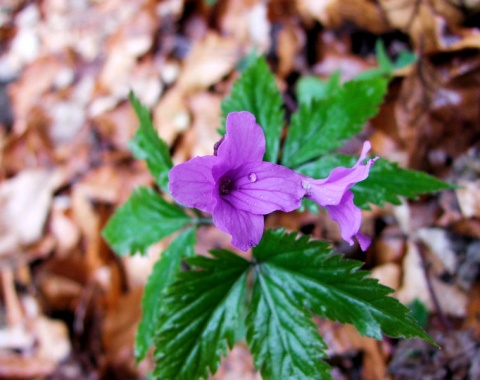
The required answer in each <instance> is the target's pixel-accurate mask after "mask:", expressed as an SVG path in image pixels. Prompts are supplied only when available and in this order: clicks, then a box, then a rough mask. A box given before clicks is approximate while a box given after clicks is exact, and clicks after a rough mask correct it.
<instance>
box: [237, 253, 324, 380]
mask: <svg viewBox="0 0 480 380" xmlns="http://www.w3.org/2000/svg"><path fill="white" fill-rule="evenodd" d="M255 251H256V248H255ZM259 256H261V254H260V255H259ZM255 276H256V278H255V285H254V288H253V297H252V300H251V305H250V314H249V315H248V318H247V342H248V344H249V346H250V350H251V352H252V354H253V357H254V362H255V367H256V368H257V369H259V370H260V371H261V374H262V377H263V378H264V379H291V380H295V379H298V380H308V379H312V380H314V379H315V380H318V379H331V376H330V372H329V366H328V365H327V364H326V363H325V362H323V361H321V360H319V359H320V358H322V357H325V351H324V350H325V349H326V346H325V343H324V342H323V340H322V338H321V336H320V335H319V333H318V331H317V326H316V325H315V324H314V323H313V322H312V319H311V314H310V313H309V312H308V311H307V310H306V309H305V308H304V307H303V305H302V303H301V302H297V300H295V299H294V298H291V293H292V292H291V291H288V290H287V291H286V290H285V289H284V288H290V287H291V286H292V285H293V286H295V284H294V283H292V282H291V281H290V280H291V279H292V278H293V277H292V278H290V277H288V276H282V279H283V280H286V282H283V283H280V282H279V281H278V278H277V268H276V267H275V266H271V265H270V263H269V262H268V261H265V262H261V263H259V264H257V265H256V271H255Z"/></svg>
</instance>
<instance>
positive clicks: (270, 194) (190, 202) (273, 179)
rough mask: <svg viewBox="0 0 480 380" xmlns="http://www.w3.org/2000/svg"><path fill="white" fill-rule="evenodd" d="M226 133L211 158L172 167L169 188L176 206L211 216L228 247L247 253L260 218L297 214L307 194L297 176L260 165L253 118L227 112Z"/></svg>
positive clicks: (260, 136) (261, 145) (259, 134)
mask: <svg viewBox="0 0 480 380" xmlns="http://www.w3.org/2000/svg"><path fill="white" fill-rule="evenodd" d="M226 131H227V132H226V134H225V136H224V138H223V139H222V140H220V141H219V143H217V144H216V146H215V155H213V156H203V157H195V158H192V159H191V160H189V161H187V162H184V163H182V164H180V165H177V166H175V167H174V168H172V170H171V171H170V173H169V189H170V192H171V194H172V196H173V197H174V198H175V200H176V201H177V202H179V203H181V204H183V205H185V206H187V207H194V208H197V209H199V210H201V211H204V212H208V213H211V214H212V215H213V222H214V223H215V225H216V226H217V227H218V228H219V229H220V230H222V231H224V232H227V233H229V234H230V235H232V245H233V246H235V247H237V248H239V249H241V250H243V251H246V250H248V249H249V248H250V247H253V246H255V245H257V244H258V243H259V242H260V239H261V237H262V234H263V228H264V220H263V215H266V214H269V213H271V212H273V211H277V210H281V211H286V212H288V211H293V210H295V209H297V208H298V207H300V204H301V199H302V198H303V196H304V194H305V189H304V188H303V187H302V177H301V176H300V175H299V174H297V173H295V172H294V171H292V170H290V169H288V168H286V167H284V166H281V165H275V164H272V163H270V162H263V161H262V159H263V155H264V153H265V135H264V133H263V130H262V128H261V127H260V126H259V125H258V124H257V123H256V121H255V117H254V116H253V115H252V114H251V113H249V112H246V111H242V112H232V113H230V114H229V115H228V116H227V121H226Z"/></svg>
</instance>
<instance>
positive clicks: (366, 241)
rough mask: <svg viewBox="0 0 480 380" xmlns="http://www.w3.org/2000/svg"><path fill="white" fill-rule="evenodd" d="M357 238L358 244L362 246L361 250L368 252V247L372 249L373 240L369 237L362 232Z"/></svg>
mask: <svg viewBox="0 0 480 380" xmlns="http://www.w3.org/2000/svg"><path fill="white" fill-rule="evenodd" d="M355 238H356V239H357V241H358V244H359V245H360V248H361V249H362V251H366V250H367V249H368V247H370V243H371V242H372V239H370V238H369V237H368V236H365V235H364V234H362V233H361V232H359V233H357V234H356V235H355Z"/></svg>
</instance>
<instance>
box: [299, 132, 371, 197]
mask: <svg viewBox="0 0 480 380" xmlns="http://www.w3.org/2000/svg"><path fill="white" fill-rule="evenodd" d="M370 148H371V144H370V142H369V141H365V143H364V144H363V149H362V154H361V155H360V158H359V159H358V161H357V163H356V164H355V165H354V166H353V167H352V168H344V167H338V168H335V169H333V170H332V172H331V173H330V175H329V176H328V177H327V178H325V179H317V180H313V179H306V180H305V181H307V183H308V184H309V185H308V186H309V187H310V188H309V189H308V191H307V196H308V197H309V198H310V199H311V200H313V201H314V202H317V203H318V204H320V205H321V206H327V205H336V204H339V203H340V201H341V200H342V198H343V195H344V194H345V192H346V191H348V190H349V189H350V188H351V187H352V186H353V185H355V184H356V183H357V182H361V181H363V180H364V179H366V178H367V177H368V173H369V171H370V167H371V166H372V165H373V163H374V162H375V161H376V160H377V158H373V159H370V160H368V162H367V163H366V164H363V160H364V159H365V157H366V155H367V153H368V151H369V150H370Z"/></svg>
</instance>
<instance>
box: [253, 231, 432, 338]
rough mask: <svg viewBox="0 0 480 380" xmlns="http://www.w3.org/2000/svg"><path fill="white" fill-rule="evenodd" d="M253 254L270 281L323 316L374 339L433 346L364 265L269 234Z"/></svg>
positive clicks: (320, 246) (293, 237) (321, 246)
mask: <svg viewBox="0 0 480 380" xmlns="http://www.w3.org/2000/svg"><path fill="white" fill-rule="evenodd" d="M253 255H254V257H255V258H256V260H257V262H258V263H259V265H267V266H268V268H269V270H270V271H272V272H274V273H275V275H274V276H270V279H271V281H272V282H273V284H274V285H275V286H277V287H280V288H282V289H283V291H284V292H285V294H286V296H287V297H289V298H290V299H294V300H297V302H298V304H300V305H305V307H307V309H309V310H311V311H312V312H314V313H315V314H317V315H319V316H321V317H326V318H328V319H331V320H335V321H339V322H341V323H351V324H353V325H354V326H355V327H356V328H357V330H358V331H359V332H360V334H362V335H366V336H369V337H373V338H376V339H381V338H382V332H383V333H385V334H387V335H389V336H392V337H406V338H412V337H420V338H422V339H425V340H427V341H429V342H430V343H433V344H435V342H433V340H432V339H431V338H430V337H429V336H428V335H427V334H426V333H425V332H424V331H423V330H422V328H421V327H420V326H419V325H418V324H417V322H416V321H415V319H413V318H412V317H411V315H410V314H409V310H408V308H407V307H405V306H404V305H402V304H401V303H400V302H398V300H396V299H395V298H392V297H390V296H388V294H389V293H391V292H393V290H392V289H390V288H387V287H386V286H383V285H381V284H379V283H378V281H377V280H375V279H372V278H368V277H367V275H368V272H367V271H363V270H359V268H360V267H361V265H362V263H361V262H358V261H354V260H346V259H343V258H342V257H341V256H340V255H333V256H332V250H331V249H330V248H328V246H327V244H326V243H325V242H321V241H308V237H307V236H303V237H298V235H297V234H296V233H291V234H286V233H284V232H283V231H282V230H276V231H267V232H266V233H265V234H264V237H263V239H262V241H261V242H260V244H259V245H258V246H257V247H255V248H254V249H253ZM272 286H273V285H272Z"/></svg>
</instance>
